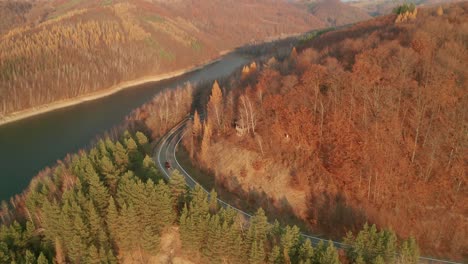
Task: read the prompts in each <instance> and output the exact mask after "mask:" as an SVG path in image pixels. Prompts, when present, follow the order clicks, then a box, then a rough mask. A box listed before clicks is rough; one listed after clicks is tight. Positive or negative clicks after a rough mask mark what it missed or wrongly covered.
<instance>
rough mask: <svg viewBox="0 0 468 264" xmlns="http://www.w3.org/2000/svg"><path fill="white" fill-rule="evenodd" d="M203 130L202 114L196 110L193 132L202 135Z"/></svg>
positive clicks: (195, 134)
mask: <svg viewBox="0 0 468 264" xmlns="http://www.w3.org/2000/svg"><path fill="white" fill-rule="evenodd" d="M201 130H202V124H201V121H200V115H199V114H198V111H195V114H194V115H193V126H192V133H193V135H194V136H196V137H198V136H199V135H200V132H201Z"/></svg>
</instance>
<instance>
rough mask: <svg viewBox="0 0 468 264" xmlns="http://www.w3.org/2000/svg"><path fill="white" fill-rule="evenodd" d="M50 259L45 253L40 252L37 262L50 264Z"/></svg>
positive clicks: (38, 263)
mask: <svg viewBox="0 0 468 264" xmlns="http://www.w3.org/2000/svg"><path fill="white" fill-rule="evenodd" d="M49 263H50V262H49V260H48V259H47V257H46V256H45V255H44V253H42V252H41V253H40V254H39V257H37V264H49Z"/></svg>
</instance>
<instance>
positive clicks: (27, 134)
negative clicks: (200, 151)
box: [0, 53, 249, 200]
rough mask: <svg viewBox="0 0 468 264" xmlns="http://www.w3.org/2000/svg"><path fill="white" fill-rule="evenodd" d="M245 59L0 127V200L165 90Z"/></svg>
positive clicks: (226, 70) (217, 74) (235, 57)
mask: <svg viewBox="0 0 468 264" xmlns="http://www.w3.org/2000/svg"><path fill="white" fill-rule="evenodd" d="M247 62H249V59H247V58H246V57H244V56H242V55H239V54H237V53H231V54H228V55H226V56H224V57H223V58H222V59H221V60H220V61H218V62H216V63H214V64H210V65H207V66H205V67H204V68H202V69H200V70H197V71H194V72H191V73H187V74H184V75H182V76H180V77H177V78H173V79H169V80H164V81H159V82H153V83H146V84H142V85H139V86H138V87H136V88H129V89H124V90H122V91H119V92H117V93H115V94H112V95H109V96H107V97H103V98H100V99H97V100H94V101H88V102H85V103H82V104H78V105H74V106H70V107H66V108H62V109H59V110H55V111H52V112H47V113H44V114H40V115H37V116H33V117H30V118H27V119H22V120H19V121H16V122H13V123H9V124H6V125H3V126H0V200H6V199H9V198H10V197H11V196H13V195H15V194H19V193H21V192H22V191H23V190H24V189H25V188H26V187H27V186H28V184H29V182H30V180H31V178H32V177H34V176H35V175H36V174H37V173H38V172H39V171H40V170H42V169H44V168H45V167H47V166H53V165H54V164H55V162H56V161H57V160H59V159H62V158H64V157H65V155H66V154H67V153H73V152H76V151H78V150H79V149H81V148H83V147H86V146H87V145H89V144H90V142H91V141H92V140H93V139H95V138H96V136H97V135H102V134H103V133H104V132H105V131H106V130H108V129H110V128H112V127H114V126H115V125H118V124H119V123H121V122H122V121H123V120H124V117H125V116H126V115H128V114H129V113H130V112H131V111H132V110H133V109H135V108H137V107H138V106H140V105H142V104H144V103H145V102H147V101H149V100H150V99H151V98H152V97H153V96H154V95H156V94H157V93H159V92H160V91H162V90H164V89H170V88H174V87H177V86H178V85H182V84H184V83H185V82H187V81H190V82H192V83H196V82H200V81H204V80H213V79H218V78H222V77H225V76H227V75H229V74H231V73H232V72H233V71H234V70H235V69H237V68H239V67H240V66H242V65H244V64H246V63H247Z"/></svg>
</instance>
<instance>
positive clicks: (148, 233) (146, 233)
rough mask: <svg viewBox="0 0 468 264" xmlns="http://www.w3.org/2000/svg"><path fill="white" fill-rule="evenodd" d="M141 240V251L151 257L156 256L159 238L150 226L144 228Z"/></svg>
mask: <svg viewBox="0 0 468 264" xmlns="http://www.w3.org/2000/svg"><path fill="white" fill-rule="evenodd" d="M141 239H142V246H143V249H144V250H145V251H146V252H148V253H150V254H151V255H156V253H157V247H158V245H159V237H158V235H157V234H156V232H154V231H153V230H152V228H151V227H150V226H146V227H145V228H144V230H143V234H142V237H141Z"/></svg>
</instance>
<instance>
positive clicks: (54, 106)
mask: <svg viewBox="0 0 468 264" xmlns="http://www.w3.org/2000/svg"><path fill="white" fill-rule="evenodd" d="M233 51H234V50H226V51H222V52H220V53H219V56H218V57H217V58H216V59H212V60H206V61H204V62H202V63H200V64H198V65H192V66H191V67H186V68H184V69H181V70H177V71H172V72H168V73H163V74H157V75H149V76H144V77H141V78H138V79H134V80H130V81H125V82H121V83H119V84H116V85H114V86H111V87H109V88H107V89H104V90H100V91H96V92H93V93H88V94H84V95H81V96H78V97H74V98H69V99H64V100H60V101H55V102H52V103H49V104H45V105H41V106H37V107H33V108H28V109H24V110H21V111H17V112H13V113H9V114H7V115H6V116H3V117H0V126H2V125H6V124H8V123H12V122H16V121H19V120H22V119H26V118H29V117H33V116H36V115H40V114H43V113H47V112H52V111H55V110H58V109H62V108H66V107H69V106H74V105H78V104H81V103H84V102H88V101H93V100H97V99H100V98H103V97H106V96H110V95H112V94H115V93H117V92H119V91H121V90H124V89H130V88H135V87H139V86H140V85H142V84H146V83H151V82H159V81H163V80H168V79H172V78H175V77H179V76H181V75H184V74H187V73H190V72H194V71H197V70H200V69H202V68H204V67H206V66H208V65H210V64H213V63H216V62H219V61H220V60H222V58H223V57H224V56H226V55H227V54H229V53H231V52H233Z"/></svg>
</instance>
